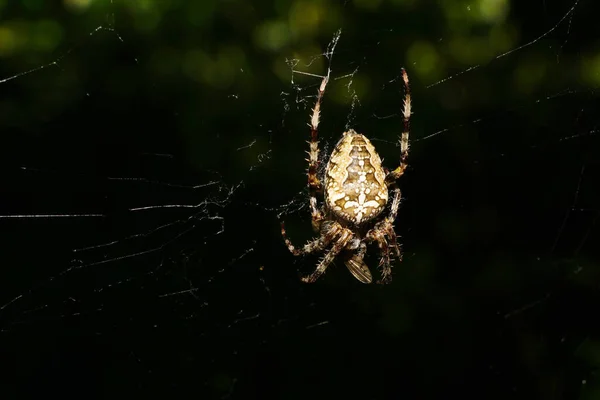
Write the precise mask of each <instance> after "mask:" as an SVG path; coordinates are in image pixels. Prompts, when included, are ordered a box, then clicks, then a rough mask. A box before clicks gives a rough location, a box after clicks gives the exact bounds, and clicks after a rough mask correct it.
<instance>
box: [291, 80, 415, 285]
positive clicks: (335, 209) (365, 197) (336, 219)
mask: <svg viewBox="0 0 600 400" xmlns="http://www.w3.org/2000/svg"><path fill="white" fill-rule="evenodd" d="M328 78H329V76H326V77H325V78H323V81H322V82H321V86H320V87H319V91H318V94H317V101H316V104H315V108H314V109H313V114H312V117H311V123H310V127H311V140H310V142H309V143H310V151H308V154H309V159H308V160H307V161H308V188H309V192H310V209H311V214H312V226H313V229H314V231H315V232H319V237H318V238H316V239H314V240H312V241H310V242H308V243H307V244H305V245H304V247H303V248H302V249H296V248H295V247H294V245H293V244H292V243H291V242H290V240H289V239H288V238H287V237H286V234H285V226H284V224H283V222H282V223H281V234H282V236H283V239H284V240H285V244H286V245H287V247H288V249H289V250H290V251H291V252H292V254H294V255H296V256H298V255H304V254H309V253H313V252H317V251H323V250H325V249H326V248H327V247H328V246H329V245H330V244H332V246H331V249H330V250H329V251H327V253H326V254H325V256H324V257H323V258H322V259H321V261H320V262H319V264H318V265H317V269H316V270H315V272H313V273H312V274H310V275H308V276H306V277H304V278H302V281H303V282H314V281H316V280H317V279H318V278H319V277H320V276H321V275H322V274H323V273H324V272H325V270H326V269H327V267H328V266H329V264H331V262H333V260H334V259H335V257H336V256H337V255H338V254H340V253H341V256H342V259H343V261H344V263H345V264H346V267H348V269H349V270H350V272H351V273H352V275H354V277H355V278H356V279H358V280H359V281H361V282H362V283H371V282H372V281H373V277H372V276H371V272H370V271H369V268H368V267H367V265H366V264H365V262H364V257H365V254H366V252H367V243H372V242H377V244H378V245H379V251H380V253H381V259H380V262H379V265H380V266H381V267H382V278H381V281H380V282H379V283H387V282H389V281H390V280H391V275H392V269H391V266H390V262H391V259H390V247H391V249H393V250H394V252H395V254H396V256H397V257H398V259H399V260H400V259H401V258H402V254H401V252H400V247H399V245H398V243H397V241H396V233H395V232H394V226H393V223H394V221H395V219H396V215H397V213H398V207H399V206H400V198H401V193H400V189H399V188H398V186H397V185H396V180H397V179H398V178H400V177H401V176H402V175H403V174H404V171H405V170H406V167H407V163H406V159H407V156H408V134H409V126H410V115H411V99H410V87H409V84H408V75H407V74H406V71H405V70H404V69H402V80H403V82H404V88H405V95H404V110H403V112H402V114H403V117H404V132H402V135H401V136H400V166H399V167H398V168H396V169H395V170H393V171H391V172H388V170H387V169H386V168H384V167H383V166H382V165H381V158H380V157H379V154H377V151H375V147H374V146H373V145H372V144H371V142H370V141H369V139H367V138H366V137H365V136H364V135H362V134H360V133H357V132H356V131H354V130H353V129H350V130H349V131H347V132H344V134H343V136H342V138H341V139H340V140H339V141H338V143H337V144H336V146H335V148H334V149H333V152H332V153H331V155H330V156H329V161H328V162H327V167H326V169H325V185H324V187H325V193H324V197H325V199H324V200H325V201H324V205H323V206H322V208H321V209H319V208H318V207H317V197H316V195H317V193H322V192H323V185H322V184H321V181H320V180H319V178H318V177H317V167H318V164H319V141H318V140H317V133H318V129H317V128H318V126H319V116H320V112H321V100H322V98H323V94H324V93H325V87H326V86H327V82H328ZM388 187H391V192H392V196H393V199H392V204H391V207H390V213H389V214H388V215H387V216H386V217H383V218H380V219H379V220H377V217H378V216H379V215H380V214H381V212H382V211H383V210H384V209H385V207H386V205H387V203H388Z"/></svg>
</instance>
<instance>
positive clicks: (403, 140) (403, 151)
mask: <svg viewBox="0 0 600 400" xmlns="http://www.w3.org/2000/svg"><path fill="white" fill-rule="evenodd" d="M402 81H403V82H404V109H403V110H402V116H403V118H404V131H403V132H402V135H401V136H400V166H399V167H398V168H396V169H395V170H393V171H392V172H390V173H389V174H388V175H387V176H386V179H385V180H386V182H387V183H388V185H389V184H390V183H392V182H395V181H396V179H398V178H400V177H401V176H402V175H403V174H404V171H405V170H406V167H407V166H408V164H407V163H406V159H407V158H408V134H409V132H410V114H411V98H410V85H409V84H408V75H407V74H406V70H405V69H404V68H402Z"/></svg>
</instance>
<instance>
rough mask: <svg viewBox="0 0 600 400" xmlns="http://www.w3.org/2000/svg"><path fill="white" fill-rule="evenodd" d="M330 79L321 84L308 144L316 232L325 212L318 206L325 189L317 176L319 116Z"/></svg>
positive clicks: (309, 188)
mask: <svg viewBox="0 0 600 400" xmlns="http://www.w3.org/2000/svg"><path fill="white" fill-rule="evenodd" d="M328 80H329V75H327V76H326V77H325V78H323V81H322V82H321V86H319V90H318V93H317V101H316V103H315V107H314V108H313V113H312V116H311V118H310V141H309V142H308V144H309V145H310V150H309V151H308V152H307V153H308V159H307V160H306V161H308V191H309V195H310V209H311V215H312V226H313V230H314V231H315V232H318V231H319V229H320V227H321V222H322V221H323V214H322V213H321V210H319V208H318V207H317V193H319V192H321V191H322V190H323V186H322V184H321V181H320V180H319V177H318V176H317V170H318V168H319V140H318V133H319V117H320V115H321V100H322V99H323V94H324V93H325V87H326V86H327V82H328Z"/></svg>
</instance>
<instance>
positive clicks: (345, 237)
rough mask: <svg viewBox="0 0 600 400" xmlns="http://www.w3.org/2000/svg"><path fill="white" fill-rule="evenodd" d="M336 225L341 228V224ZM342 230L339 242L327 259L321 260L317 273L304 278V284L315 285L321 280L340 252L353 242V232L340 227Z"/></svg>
mask: <svg viewBox="0 0 600 400" xmlns="http://www.w3.org/2000/svg"><path fill="white" fill-rule="evenodd" d="M336 225H338V226H339V224H337V223H336ZM340 229H341V234H340V235H339V237H338V238H337V240H336V241H335V242H334V243H333V247H332V248H331V250H329V251H328V252H327V254H325V257H323V258H322V259H321V261H320V262H319V265H317V269H316V270H315V272H313V273H312V274H310V275H308V276H305V277H303V278H302V282H304V283H313V282H315V281H316V280H317V279H319V277H320V276H321V275H323V273H324V272H325V270H326V269H327V267H328V266H329V264H331V263H332V262H333V260H334V259H335V257H336V256H337V255H338V254H339V253H340V251H342V250H343V249H344V247H346V245H347V244H348V242H350V240H352V238H353V237H354V234H353V233H352V231H351V230H349V229H347V228H342V227H341V226H340Z"/></svg>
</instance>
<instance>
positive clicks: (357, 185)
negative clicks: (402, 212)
mask: <svg viewBox="0 0 600 400" xmlns="http://www.w3.org/2000/svg"><path fill="white" fill-rule="evenodd" d="M387 201H388V190H387V185H386V184H385V172H384V171H383V168H382V167H381V158H379V154H377V152H376V151H375V147H374V146H373V145H372V144H371V142H370V141H369V139H367V138H366V137H365V136H363V135H361V134H360V133H356V132H355V131H354V130H352V129H351V130H349V131H348V132H344V136H342V138H341V139H340V141H339V142H338V143H337V145H336V146H335V149H334V150H333V152H332V153H331V157H330V158H329V162H328V163H327V169H326V170H325V203H326V205H327V207H328V208H329V210H331V212H332V213H333V214H334V215H336V216H338V217H340V218H342V219H344V220H346V221H349V222H352V223H354V224H356V225H360V224H362V223H364V222H367V221H369V220H371V219H373V218H375V217H376V216H377V215H379V214H380V213H381V211H383V209H384V208H385V205H386V204H387Z"/></svg>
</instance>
